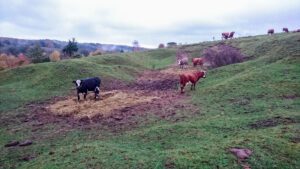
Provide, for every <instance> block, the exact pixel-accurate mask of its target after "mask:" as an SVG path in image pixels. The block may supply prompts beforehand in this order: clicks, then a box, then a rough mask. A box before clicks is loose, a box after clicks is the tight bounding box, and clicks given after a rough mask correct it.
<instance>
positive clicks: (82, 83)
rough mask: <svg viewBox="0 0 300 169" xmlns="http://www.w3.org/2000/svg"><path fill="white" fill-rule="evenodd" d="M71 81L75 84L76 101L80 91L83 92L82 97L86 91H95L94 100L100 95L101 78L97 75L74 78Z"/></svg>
mask: <svg viewBox="0 0 300 169" xmlns="http://www.w3.org/2000/svg"><path fill="white" fill-rule="evenodd" d="M73 83H74V84H75V85H76V89H77V97H78V101H79V100H80V95H79V94H80V93H83V95H84V99H86V95H87V93H88V91H93V92H94V93H95V100H96V98H97V97H98V95H99V96H100V84H101V80H100V78H98V77H92V78H86V79H78V80H74V81H73Z"/></svg>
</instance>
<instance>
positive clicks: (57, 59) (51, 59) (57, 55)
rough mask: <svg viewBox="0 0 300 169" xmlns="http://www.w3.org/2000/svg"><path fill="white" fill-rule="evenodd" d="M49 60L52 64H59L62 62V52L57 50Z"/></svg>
mask: <svg viewBox="0 0 300 169" xmlns="http://www.w3.org/2000/svg"><path fill="white" fill-rule="evenodd" d="M49 59H50V61H51V62H57V61H60V52H59V51H57V50H55V51H53V52H52V53H51V54H50V56H49Z"/></svg>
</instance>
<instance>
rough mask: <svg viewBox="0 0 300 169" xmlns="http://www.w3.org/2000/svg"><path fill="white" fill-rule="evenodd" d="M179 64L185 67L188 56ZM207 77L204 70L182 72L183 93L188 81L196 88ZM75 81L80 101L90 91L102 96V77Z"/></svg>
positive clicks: (198, 62) (200, 61) (197, 62)
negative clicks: (200, 80)
mask: <svg viewBox="0 0 300 169" xmlns="http://www.w3.org/2000/svg"><path fill="white" fill-rule="evenodd" d="M192 62H193V65H194V67H195V66H197V65H200V66H202V65H203V63H204V60H203V58H193V59H192ZM178 65H179V66H180V67H181V68H183V67H182V65H188V58H187V57H185V58H183V59H180V60H179V61H178ZM205 77H206V71H202V70H200V71H194V72H188V73H182V74H180V75H179V78H180V80H179V81H180V89H181V90H180V91H181V93H183V89H184V87H185V86H186V85H187V84H188V83H191V84H192V86H191V90H195V89H196V88H195V87H196V83H197V82H198V81H199V79H200V78H205ZM73 83H74V84H75V86H76V90H77V99H78V101H79V100H80V94H83V96H84V99H86V96H87V94H88V91H92V92H94V94H95V97H94V98H95V100H96V99H99V98H100V85H101V79H100V78H99V77H92V78H86V79H77V80H74V81H73Z"/></svg>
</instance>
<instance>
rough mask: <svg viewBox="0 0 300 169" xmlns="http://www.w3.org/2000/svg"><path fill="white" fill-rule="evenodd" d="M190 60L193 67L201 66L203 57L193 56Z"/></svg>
mask: <svg viewBox="0 0 300 169" xmlns="http://www.w3.org/2000/svg"><path fill="white" fill-rule="evenodd" d="M192 62H193V65H194V67H195V66H197V65H200V66H202V65H203V63H204V58H193V59H192Z"/></svg>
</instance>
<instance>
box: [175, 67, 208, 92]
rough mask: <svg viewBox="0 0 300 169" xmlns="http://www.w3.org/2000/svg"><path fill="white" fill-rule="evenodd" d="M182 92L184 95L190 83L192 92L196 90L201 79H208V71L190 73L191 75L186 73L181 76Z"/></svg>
mask: <svg viewBox="0 0 300 169" xmlns="http://www.w3.org/2000/svg"><path fill="white" fill-rule="evenodd" d="M179 77H180V91H181V93H183V89H184V87H185V85H186V84H187V83H189V82H191V83H192V86H191V90H193V89H194V90H196V88H195V87H196V83H197V82H198V80H199V79H200V78H205V77H206V71H196V72H189V73H184V74H180V75H179Z"/></svg>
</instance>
